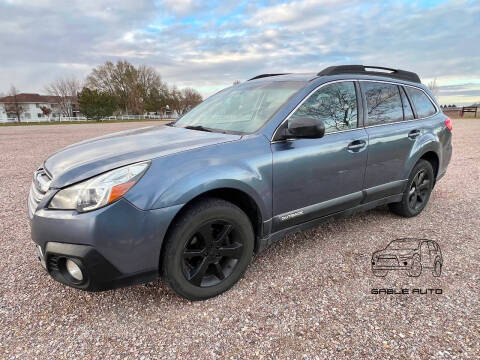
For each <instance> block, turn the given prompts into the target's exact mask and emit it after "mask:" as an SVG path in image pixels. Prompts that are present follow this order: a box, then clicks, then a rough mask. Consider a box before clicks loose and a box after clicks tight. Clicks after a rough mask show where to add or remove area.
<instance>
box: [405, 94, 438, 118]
mask: <svg viewBox="0 0 480 360" xmlns="http://www.w3.org/2000/svg"><path fill="white" fill-rule="evenodd" d="M407 92H408V95H409V96H410V99H411V100H412V102H413V106H414V107H415V110H416V112H417V116H418V117H419V118H424V117H428V116H431V115H433V114H435V112H436V110H435V106H433V104H432V102H431V101H430V99H429V98H428V96H427V95H426V94H425V93H424V92H423V91H422V90H420V89H415V88H412V87H407Z"/></svg>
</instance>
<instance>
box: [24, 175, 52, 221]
mask: <svg viewBox="0 0 480 360" xmlns="http://www.w3.org/2000/svg"><path fill="white" fill-rule="evenodd" d="M51 182H52V179H51V178H50V176H49V175H48V174H47V172H46V171H45V170H44V169H42V168H40V169H38V170H37V171H35V173H34V174H33V180H32V185H30V192H29V194H28V215H29V216H30V217H32V216H33V214H34V213H35V211H36V210H37V207H38V204H39V203H40V201H42V199H43V197H44V196H45V193H46V192H47V190H48V188H49V187H50V183H51Z"/></svg>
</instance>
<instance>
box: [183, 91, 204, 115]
mask: <svg viewBox="0 0 480 360" xmlns="http://www.w3.org/2000/svg"><path fill="white" fill-rule="evenodd" d="M180 94H181V96H180V104H179V105H180V106H179V108H180V114H185V113H186V112H188V111H190V110H191V109H193V108H194V107H195V106H197V105H198V104H200V103H201V102H202V101H203V98H202V95H200V93H199V92H198V91H197V90H195V89H192V88H186V89H183V90H182V91H181V93H180Z"/></svg>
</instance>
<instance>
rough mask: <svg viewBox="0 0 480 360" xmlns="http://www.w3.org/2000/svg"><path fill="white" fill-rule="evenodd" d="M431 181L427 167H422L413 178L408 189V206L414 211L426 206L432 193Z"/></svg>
mask: <svg viewBox="0 0 480 360" xmlns="http://www.w3.org/2000/svg"><path fill="white" fill-rule="evenodd" d="M431 182H432V180H431V179H430V178H429V176H428V173H427V170H425V169H420V171H418V172H417V174H416V175H415V177H414V178H413V181H412V183H411V185H410V190H409V191H408V206H409V207H410V209H411V210H412V211H418V210H419V209H420V208H423V207H424V206H425V204H426V201H427V199H428V196H429V195H430V188H431Z"/></svg>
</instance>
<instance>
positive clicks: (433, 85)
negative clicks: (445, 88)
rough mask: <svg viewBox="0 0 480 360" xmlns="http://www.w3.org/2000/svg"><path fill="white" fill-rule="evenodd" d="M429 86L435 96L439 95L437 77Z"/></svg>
mask: <svg viewBox="0 0 480 360" xmlns="http://www.w3.org/2000/svg"><path fill="white" fill-rule="evenodd" d="M427 86H428V88H429V89H430V91H431V92H432V94H433V95H434V96H435V97H438V93H439V90H440V89H439V88H438V85H437V78H435V79H433V80H432V81H430V82H429V83H428V85H427Z"/></svg>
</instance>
